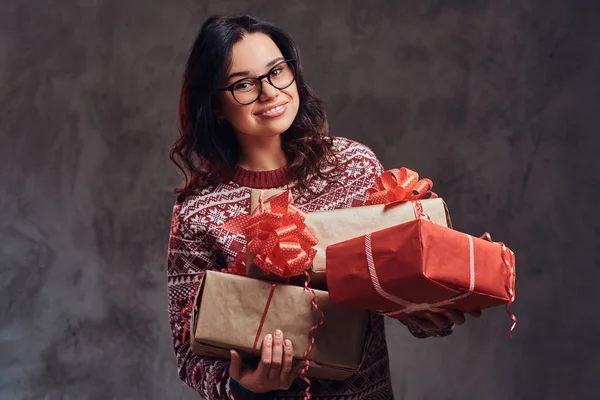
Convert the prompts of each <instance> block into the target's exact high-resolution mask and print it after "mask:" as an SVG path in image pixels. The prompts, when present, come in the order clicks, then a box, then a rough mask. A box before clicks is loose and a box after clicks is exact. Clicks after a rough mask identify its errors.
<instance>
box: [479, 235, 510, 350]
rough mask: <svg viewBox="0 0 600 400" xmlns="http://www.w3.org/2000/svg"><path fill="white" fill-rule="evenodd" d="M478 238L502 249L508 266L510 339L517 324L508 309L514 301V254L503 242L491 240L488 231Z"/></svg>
mask: <svg viewBox="0 0 600 400" xmlns="http://www.w3.org/2000/svg"><path fill="white" fill-rule="evenodd" d="M480 238H481V239H487V240H488V241H490V242H492V243H494V244H497V245H498V246H500V248H501V249H502V261H503V262H504V264H505V265H506V266H507V267H508V271H509V273H510V277H509V280H508V285H507V287H506V291H507V292H508V295H509V301H508V303H506V313H507V314H508V316H509V317H510V318H511V319H512V320H513V324H512V327H511V328H510V332H509V334H508V336H509V338H511V339H512V334H513V331H514V330H515V327H516V326H517V317H516V316H515V314H513V313H512V312H511V311H510V309H509V307H510V306H511V305H512V304H513V303H514V301H515V285H516V280H517V273H516V270H515V265H514V263H513V262H511V259H512V257H511V256H512V255H514V253H513V252H512V250H510V249H509V248H508V247H506V245H505V244H504V242H494V241H493V240H492V235H490V234H489V233H488V232H486V233H484V234H483V235H481V237H480Z"/></svg>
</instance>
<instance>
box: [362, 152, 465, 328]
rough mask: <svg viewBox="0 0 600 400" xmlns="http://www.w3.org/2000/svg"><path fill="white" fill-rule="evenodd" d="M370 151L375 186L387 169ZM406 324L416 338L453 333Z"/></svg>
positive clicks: (372, 179)
mask: <svg viewBox="0 0 600 400" xmlns="http://www.w3.org/2000/svg"><path fill="white" fill-rule="evenodd" d="M368 150H369V153H370V155H371V157H372V162H373V163H374V165H375V173H374V175H373V176H372V177H371V179H369V181H370V182H371V184H372V185H373V186H374V185H375V178H377V177H378V176H381V174H383V172H384V171H385V170H384V168H383V165H382V164H381V162H380V161H379V159H378V158H377V156H376V155H375V153H373V152H372V151H371V150H370V149H368ZM402 323H403V324H404V325H406V327H407V328H408V331H409V332H410V333H411V334H412V335H413V336H414V337H416V338H419V339H425V338H429V337H444V336H448V335H450V334H452V332H453V331H451V330H450V331H426V330H424V329H421V328H419V327H418V326H416V325H413V324H410V323H407V322H402Z"/></svg>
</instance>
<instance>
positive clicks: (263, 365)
mask: <svg viewBox="0 0 600 400" xmlns="http://www.w3.org/2000/svg"><path fill="white" fill-rule="evenodd" d="M272 353H273V335H271V334H270V333H269V334H268V335H267V336H265V338H264V339H263V343H262V351H261V354H260V362H259V363H258V367H256V372H257V374H258V376H259V377H260V378H262V379H267V378H268V376H269V370H270V369H271V358H272Z"/></svg>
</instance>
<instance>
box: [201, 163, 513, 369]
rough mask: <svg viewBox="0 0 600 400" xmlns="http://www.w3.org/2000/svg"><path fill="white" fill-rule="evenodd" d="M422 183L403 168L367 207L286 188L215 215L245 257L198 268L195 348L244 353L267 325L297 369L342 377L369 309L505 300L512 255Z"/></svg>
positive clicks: (404, 311)
mask: <svg viewBox="0 0 600 400" xmlns="http://www.w3.org/2000/svg"><path fill="white" fill-rule="evenodd" d="M430 189H431V181H429V180H419V179H418V175H417V174H416V173H415V172H413V171H411V170H408V169H406V168H402V169H399V170H391V171H387V172H385V173H384V175H382V176H381V177H379V178H378V179H377V186H376V187H375V188H373V189H371V190H370V191H369V195H370V200H369V202H367V205H365V206H362V207H354V208H348V209H341V210H333V211H319V212H312V213H303V212H302V211H300V210H299V209H297V208H296V207H295V206H294V204H293V200H292V199H291V195H290V193H289V192H284V191H274V190H265V191H260V190H253V191H252V194H251V199H250V203H251V206H250V210H251V213H250V215H244V216H241V217H236V218H235V219H234V220H232V221H229V222H228V223H227V224H225V225H224V228H225V229H230V230H232V231H235V232H238V233H242V234H244V235H246V236H247V237H248V246H247V247H248V252H247V253H246V254H245V255H244V258H245V260H243V259H240V260H238V269H237V272H238V274H236V273H231V271H229V272H227V271H221V272H218V271H209V272H206V273H205V274H204V275H203V276H202V279H201V280H200V285H199V290H198V294H197V296H196V298H195V299H194V304H193V312H192V315H191V318H192V320H191V327H192V329H191V346H192V350H193V351H194V352H195V353H197V354H200V355H204V356H212V357H223V358H227V357H229V349H232V348H233V349H237V350H238V351H240V352H241V353H242V354H243V355H244V356H245V357H247V358H248V359H252V358H253V357H258V355H259V354H260V344H261V342H262V338H263V337H264V335H265V334H266V333H269V332H273V331H274V330H275V329H281V330H283V332H285V335H286V337H287V338H289V339H290V340H291V341H292V342H293V343H294V349H295V358H296V359H303V358H304V359H306V360H308V361H309V362H310V364H309V365H310V366H309V369H308V371H307V373H306V375H308V376H312V377H317V378H322V379H333V380H343V379H346V378H348V377H349V376H350V375H352V374H353V373H355V372H356V371H357V370H358V369H359V368H360V364H361V361H362V359H363V356H364V351H365V348H366V347H367V346H368V341H369V339H370V329H371V327H370V321H371V318H370V313H372V312H374V313H378V314H381V315H384V316H388V317H391V318H398V319H402V317H406V315H409V314H410V315H417V316H418V315H419V314H421V313H424V312H426V311H428V310H429V311H440V310H442V309H444V308H453V309H458V310H460V311H462V312H464V313H468V312H473V311H476V310H481V309H484V308H489V307H496V306H500V305H505V306H507V307H508V305H510V303H512V302H513V301H514V285H515V260H514V253H513V252H512V251H511V250H510V249H508V248H507V247H506V246H505V245H504V244H503V243H496V242H493V241H491V238H490V237H489V235H486V236H484V237H473V236H471V235H468V234H466V233H462V232H459V231H456V230H453V229H452V225H451V222H450V217H449V215H448V210H447V207H446V204H445V203H444V201H443V200H442V199H441V198H438V197H437V196H436V195H435V194H434V193H432V192H431V191H430ZM244 261H245V262H244ZM240 262H241V263H242V264H239V263H240ZM240 265H242V267H241V268H239V267H240ZM240 272H242V273H244V272H245V274H243V275H245V276H242V275H240V274H239V273H240ZM507 310H508V308H507ZM513 327H514V326H513Z"/></svg>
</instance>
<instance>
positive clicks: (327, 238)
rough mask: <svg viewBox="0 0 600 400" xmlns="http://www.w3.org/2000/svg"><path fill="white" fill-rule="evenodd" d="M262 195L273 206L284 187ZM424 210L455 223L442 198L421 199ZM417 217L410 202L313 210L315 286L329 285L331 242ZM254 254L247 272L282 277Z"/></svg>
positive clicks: (253, 205) (254, 204) (253, 198)
mask: <svg viewBox="0 0 600 400" xmlns="http://www.w3.org/2000/svg"><path fill="white" fill-rule="evenodd" d="M262 192H263V193H262V198H263V199H264V200H265V201H264V203H263V204H264V207H265V209H268V208H269V202H268V199H269V198H270V197H272V196H274V195H277V194H281V193H282V192H284V191H283V190H263V191H262ZM260 194H261V190H256V189H253V190H252V191H251V194H250V212H251V213H252V212H254V211H255V210H256V209H257V208H258V206H259V203H260V200H259V199H260ZM421 203H422V205H423V208H424V211H425V212H426V213H427V214H428V215H429V216H430V217H431V219H432V221H434V222H435V223H437V224H439V225H441V226H448V227H452V223H451V221H450V217H449V214H448V208H447V207H446V203H445V202H444V200H442V199H441V198H435V199H427V200H421ZM415 218H416V215H415V210H414V209H413V206H412V205H411V203H409V202H405V203H396V204H392V205H385V204H377V205H369V206H361V207H351V208H345V209H339V210H330V211H316V212H310V213H308V215H307V216H306V219H305V221H304V223H305V224H306V225H307V226H308V227H309V228H310V230H312V231H313V233H314V234H315V236H316V237H317V239H318V240H319V243H318V244H317V245H316V246H314V248H315V249H316V250H317V253H316V256H315V258H314V260H313V264H312V267H311V268H310V270H309V273H310V277H311V286H313V287H316V288H320V289H326V288H327V285H326V261H325V253H326V248H327V246H329V245H331V244H334V243H338V242H343V241H345V240H348V239H352V238H354V237H357V236H361V235H365V234H367V233H370V232H375V231H378V230H381V229H385V228H389V227H392V226H394V225H398V224H400V223H403V222H407V221H411V220H414V219H415ZM253 258H254V255H253V254H252V253H248V255H247V260H246V266H247V270H246V272H247V275H248V276H251V277H254V278H259V279H267V280H273V281H282V279H281V278H279V277H277V276H275V275H266V274H265V273H264V272H263V271H262V270H261V269H260V268H258V267H257V266H256V265H254V264H253V263H252V259H253ZM303 281H304V280H303V277H299V278H294V277H293V278H291V279H290V280H289V282H290V283H293V284H302V283H303Z"/></svg>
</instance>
